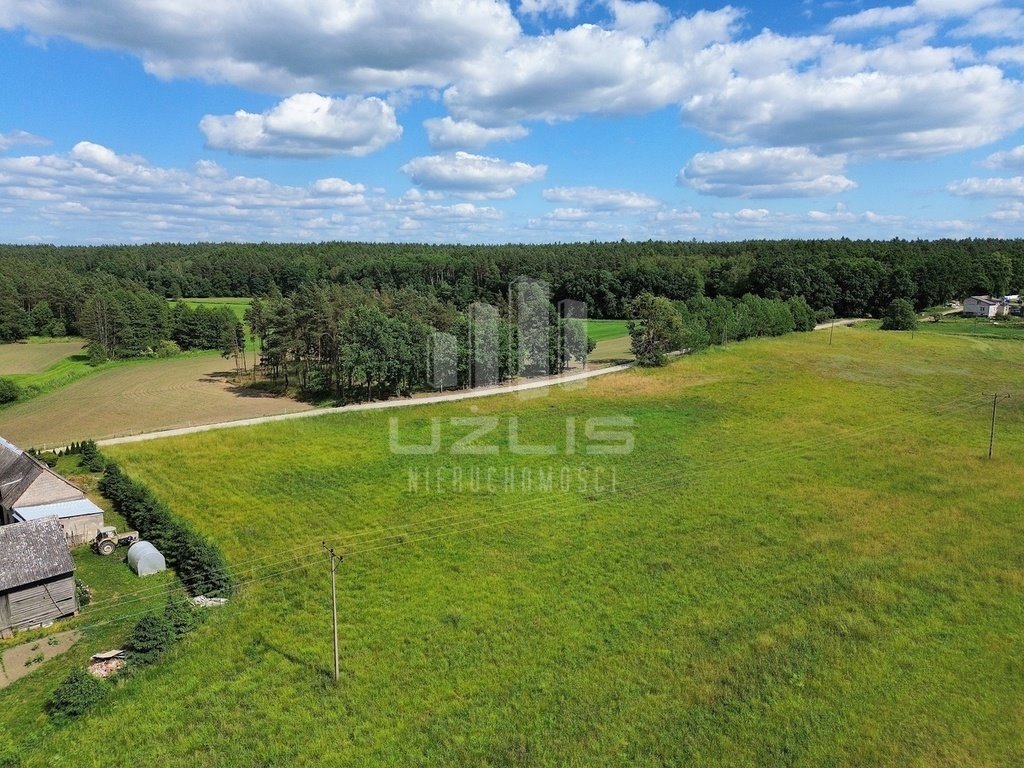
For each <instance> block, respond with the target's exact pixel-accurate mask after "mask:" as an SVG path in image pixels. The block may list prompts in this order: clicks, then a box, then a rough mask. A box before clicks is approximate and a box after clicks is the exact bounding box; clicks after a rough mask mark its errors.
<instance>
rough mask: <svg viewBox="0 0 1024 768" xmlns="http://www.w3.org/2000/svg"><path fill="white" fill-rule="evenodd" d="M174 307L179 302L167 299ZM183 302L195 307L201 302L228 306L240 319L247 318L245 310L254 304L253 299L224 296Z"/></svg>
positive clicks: (206, 304) (213, 305)
mask: <svg viewBox="0 0 1024 768" xmlns="http://www.w3.org/2000/svg"><path fill="white" fill-rule="evenodd" d="M167 303H168V304H170V305H171V306H172V307H173V306H174V305H175V304H177V303H178V302H177V301H174V300H173V299H169V300H168V301H167ZM181 303H184V304H188V305H189V306H190V307H192V308H193V309H194V308H195V307H197V306H199V305H200V304H203V305H205V306H208V307H227V308H228V309H230V310H231V311H232V312H233V313H234V314H235V317H237V318H238V319H239V320H244V319H245V310H247V309H248V308H249V305H250V304H252V299H246V298H239V297H232V296H224V297H214V298H203V299H181Z"/></svg>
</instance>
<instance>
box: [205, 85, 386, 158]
mask: <svg viewBox="0 0 1024 768" xmlns="http://www.w3.org/2000/svg"><path fill="white" fill-rule="evenodd" d="M199 128H200V130H202V132H203V133H204V134H205V135H206V145H207V146H208V147H210V148H212V149H224V150H227V151H229V152H234V153H237V154H243V155H256V156H268V155H278V156H284V157H328V156H331V155H353V156H357V157H358V156H362V155H368V154H370V153H371V152H375V151H377V150H378V149H381V148H382V147H384V146H386V145H387V144H390V143H391V142H393V141H397V140H398V139H399V137H401V135H402V128H401V126H399V125H398V121H397V120H396V118H395V111H394V109H392V107H391V105H389V104H388V103H386V102H384V101H382V100H380V99H378V98H375V97H371V98H362V97H359V96H348V97H347V98H344V99H332V98H329V97H327V96H321V95H319V94H316V93H298V94H295V95H294V96H290V97H288V98H287V99H285V100H284V101H282V102H280V103H279V104H277V105H276V106H275V107H274V108H273V109H271V110H269V111H267V112H264V113H262V114H253V113H251V112H245V111H243V110H239V111H238V112H235V113H234V114H233V115H206V116H205V117H203V119H202V120H201V121H200V122H199Z"/></svg>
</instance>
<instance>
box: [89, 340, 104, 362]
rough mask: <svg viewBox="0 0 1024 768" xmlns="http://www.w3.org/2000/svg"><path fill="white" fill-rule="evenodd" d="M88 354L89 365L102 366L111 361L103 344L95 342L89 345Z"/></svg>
mask: <svg viewBox="0 0 1024 768" xmlns="http://www.w3.org/2000/svg"><path fill="white" fill-rule="evenodd" d="M86 353H87V354H88V355H89V365H92V366H96V365H102V364H103V363H105V362H107V360H108V359H109V358H108V356H107V350H105V349H104V348H103V345H102V344H100V343H98V342H95V341H94V342H93V343H92V344H90V345H89V348H88V349H87V350H86Z"/></svg>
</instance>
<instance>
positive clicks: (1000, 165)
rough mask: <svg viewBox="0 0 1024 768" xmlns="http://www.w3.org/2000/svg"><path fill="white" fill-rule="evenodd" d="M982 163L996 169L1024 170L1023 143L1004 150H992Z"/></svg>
mask: <svg viewBox="0 0 1024 768" xmlns="http://www.w3.org/2000/svg"><path fill="white" fill-rule="evenodd" d="M982 165H984V166H985V167H986V168H994V169H996V170H1009V171H1016V170H1024V144H1021V145H1020V146H1019V147H1014V148H1013V149H1008V150H1006V151H1005V152H994V153H992V154H991V155H989V156H988V157H986V158H985V161H984V162H983V163H982Z"/></svg>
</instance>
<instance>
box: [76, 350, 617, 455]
mask: <svg viewBox="0 0 1024 768" xmlns="http://www.w3.org/2000/svg"><path fill="white" fill-rule="evenodd" d="M635 365H636V363H635V362H630V363H622V364H620V365H612V366H608V367H607V368H595V369H593V370H590V371H582V372H580V373H572V374H568V375H566V376H555V377H545V378H543V379H538V380H536V381H526V382H522V383H520V384H501V385H498V386H494V387H480V388H479V389H466V390H460V391H458V392H452V393H449V394H440V395H428V396H426V397H412V398H405V399H401V400H398V399H395V400H379V401H374V402H370V403H352V404H350V405H339V406H334V407H330V408H314V409H312V410H309V411H295V412H293V413H278V414H274V415H272V416H257V417H254V418H250V419H236V420H235V421H220V422H214V423H212V424H196V425H194V426H189V427H177V428H175V429H162V430H157V431H155V432H140V433H139V434H136V435H124V436H122V437H109V438H106V439H104V440H97V441H96V445H98V446H100V447H106V446H110V445H124V444H126V443H140V442H143V441H146V440H159V439H160V438H164V437H180V436H181V435H192V434H196V433H197V432H209V431H211V430H215V429H231V428H233V427H251V426H255V425H257V424H268V423H272V422H276V421H291V420H292V419H309V418H313V417H314V416H329V415H331V414H338V413H354V412H358V411H380V410H385V409H388V408H409V407H412V406H417V405H432V404H434V403H449V402H457V401H459V400H471V399H475V398H479V397H492V396H494V395H507V394H509V393H512V392H525V391H528V390H531V389H543V388H545V387H554V386H558V385H560V384H571V383H573V382H577V381H583V380H585V379H591V378H594V377H595V376H604V375H606V374H609V373H620V372H622V371H627V370H629V369H630V368H632V367H634V366H635Z"/></svg>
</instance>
